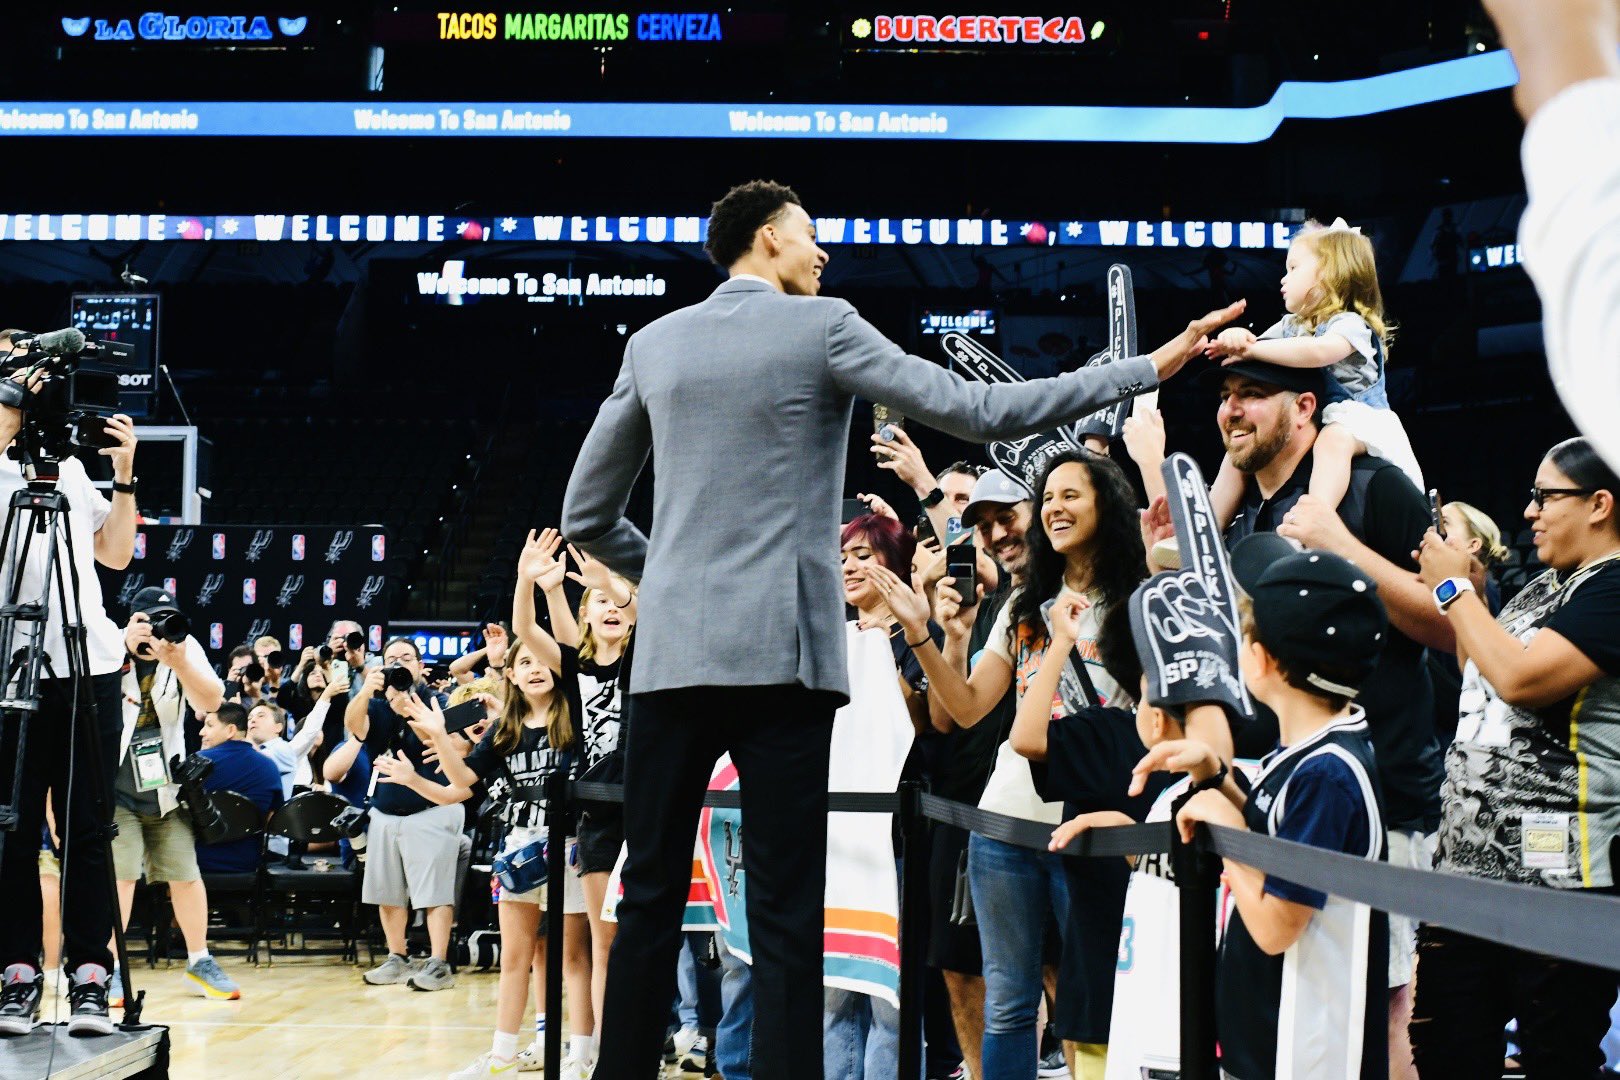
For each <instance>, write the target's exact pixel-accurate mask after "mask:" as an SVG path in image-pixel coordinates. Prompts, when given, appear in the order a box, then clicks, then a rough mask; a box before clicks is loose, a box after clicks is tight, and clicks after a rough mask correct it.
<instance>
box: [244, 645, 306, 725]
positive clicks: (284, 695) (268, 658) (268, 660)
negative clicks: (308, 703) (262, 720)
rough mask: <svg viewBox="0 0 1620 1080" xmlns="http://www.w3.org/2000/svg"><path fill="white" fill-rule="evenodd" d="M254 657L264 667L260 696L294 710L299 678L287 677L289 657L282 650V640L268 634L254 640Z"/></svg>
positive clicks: (288, 709) (289, 710)
mask: <svg viewBox="0 0 1620 1080" xmlns="http://www.w3.org/2000/svg"><path fill="white" fill-rule="evenodd" d="M253 657H254V659H256V660H257V661H258V662H259V666H260V667H262V668H264V683H263V685H262V686H260V687H259V696H260V697H261V698H262V699H263V700H265V701H273V702H275V703H276V704H277V705H278V706H280V707H281V708H282V709H283V710H285V711H287V712H289V713H290V712H292V706H293V689H294V686H295V685H296V681H297V680H296V679H290V678H287V677H286V672H287V665H288V663H289V658H288V656H287V654H286V653H285V652H284V651H282V648H281V641H280V640H279V639H277V638H273V637H270V636H268V635H266V636H264V637H261V638H259V639H257V640H256V641H254V642H253Z"/></svg>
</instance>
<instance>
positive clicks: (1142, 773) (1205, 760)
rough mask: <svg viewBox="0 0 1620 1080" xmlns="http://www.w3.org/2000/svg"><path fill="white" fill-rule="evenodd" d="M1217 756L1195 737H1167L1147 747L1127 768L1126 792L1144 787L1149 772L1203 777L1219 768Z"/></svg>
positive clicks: (1135, 793)
mask: <svg viewBox="0 0 1620 1080" xmlns="http://www.w3.org/2000/svg"><path fill="white" fill-rule="evenodd" d="M1220 767H1221V759H1220V758H1219V757H1218V756H1217V755H1216V753H1215V751H1214V750H1212V749H1210V748H1209V746H1208V745H1207V744H1205V743H1201V742H1199V741H1198V740H1197V739H1167V740H1166V741H1164V742H1162V743H1158V744H1156V745H1155V746H1154V747H1153V748H1152V749H1151V750H1149V751H1148V752H1147V753H1146V754H1145V755H1144V756H1143V758H1142V760H1141V761H1138V762H1137V763H1136V768H1134V769H1132V770H1131V786H1130V788H1129V792H1128V793H1129V794H1131V795H1140V794H1142V792H1143V791H1145V790H1147V778H1148V774H1149V773H1156V772H1184V773H1186V774H1187V775H1188V776H1191V777H1192V778H1193V779H1194V780H1205V779H1208V778H1209V777H1211V776H1214V775H1215V774H1216V773H1217V772H1218V771H1220Z"/></svg>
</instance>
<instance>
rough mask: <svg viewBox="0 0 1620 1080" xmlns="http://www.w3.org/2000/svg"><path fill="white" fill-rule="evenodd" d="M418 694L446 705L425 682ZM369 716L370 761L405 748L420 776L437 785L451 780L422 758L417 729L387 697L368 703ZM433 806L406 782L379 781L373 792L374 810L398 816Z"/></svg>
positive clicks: (442, 706) (368, 747)
mask: <svg viewBox="0 0 1620 1080" xmlns="http://www.w3.org/2000/svg"><path fill="white" fill-rule="evenodd" d="M416 696H417V697H419V698H421V699H422V700H423V701H427V702H432V701H437V702H438V703H439V708H441V709H442V708H444V704H445V700H446V699H445V696H444V695H443V694H441V693H439V692H438V691H436V690H434V689H433V688H432V687H430V686H428V685H427V684H426V683H417V684H416ZM366 717H367V719H368V720H369V721H370V724H371V726H370V728H369V729H368V730H367V731H366V740H365V745H366V753H368V754H370V755H371V760H373V761H376V760H377V758H378V757H380V756H381V755H383V754H386V753H388V752H389V751H391V750H394V749H399V750H403V751H404V752H405V758H406V760H408V761H409V762H410V763H411V765H412V766H414V767H415V769H416V772H417V774H418V775H420V776H424V777H426V778H427V779H429V780H431V781H433V782H434V783H435V784H443V783H447V782H448V781H446V780H445V778H444V773H442V772H440V771H439V767H438V766H437V765H432V764H429V763H426V762H424V761H423V760H422V752H423V751H424V750H426V749H427V748H426V747H424V746H423V745H422V740H421V739H418V738H417V737H416V732H414V731H412V730H411V727H410V725H409V724H407V723H406V722H405V718H404V717H403V716H400V715H399V714H398V713H396V712H395V711H394V709H393V707H392V706H391V705H389V704H388V699H387V698H386V697H384V696H383V695H382V694H378V695H376V696H375V697H373V698H372V699H371V700H370V701H369V702H367V704H366ZM434 805H435V804H434V803H432V802H429V801H428V800H427V799H424V798H423V797H422V796H420V795H418V794H417V793H416V792H414V791H412V790H411V789H410V788H407V787H406V786H405V785H403V784H378V785H377V787H376V790H375V791H374V792H372V795H371V806H372V808H373V809H375V810H380V811H382V812H383V813H385V814H392V815H393V816H395V817H404V816H406V815H408V814H417V813H421V812H422V811H423V810H427V809H429V808H431V807H432V806H434Z"/></svg>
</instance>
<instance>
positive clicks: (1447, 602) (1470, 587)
mask: <svg viewBox="0 0 1620 1080" xmlns="http://www.w3.org/2000/svg"><path fill="white" fill-rule="evenodd" d="M1473 591H1474V583H1473V582H1472V581H1469V580H1468V579H1467V578H1465V577H1448V578H1446V580H1444V581H1442V582H1441V583H1440V584H1438V585H1436V586H1435V587H1434V606H1435V607H1437V608H1439V609H1440V613H1441V614H1442V615H1444V614H1445V612H1446V609H1447V608H1449V607H1451V605H1452V604H1455V603H1456V602H1457V598H1458V597H1459V596H1461V595H1462V594H1463V593H1465V592H1473Z"/></svg>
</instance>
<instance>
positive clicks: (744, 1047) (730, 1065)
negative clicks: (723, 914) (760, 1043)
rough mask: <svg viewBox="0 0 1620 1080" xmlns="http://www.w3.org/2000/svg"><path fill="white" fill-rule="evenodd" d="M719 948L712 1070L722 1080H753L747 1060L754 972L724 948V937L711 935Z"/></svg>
mask: <svg viewBox="0 0 1620 1080" xmlns="http://www.w3.org/2000/svg"><path fill="white" fill-rule="evenodd" d="M715 941H716V944H718V945H719V947H720V970H721V973H722V974H721V976H720V1026H719V1027H717V1028H716V1029H715V1033H714V1067H715V1068H716V1069H717V1070H718V1071H719V1073H720V1075H721V1076H724V1077H725V1078H726V1080H753V1076H754V1072H753V1065H752V1062H751V1061H750V1058H751V1057H752V1056H753V1050H754V969H753V968H751V967H749V966H748V965H747V964H745V963H743V960H742V957H740V956H738V955H737V954H736V953H734V952H732V951H731V950H730V949H728V948H726V940H725V936H724V935H722V934H719V933H718V932H717V933H716V934H715Z"/></svg>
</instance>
